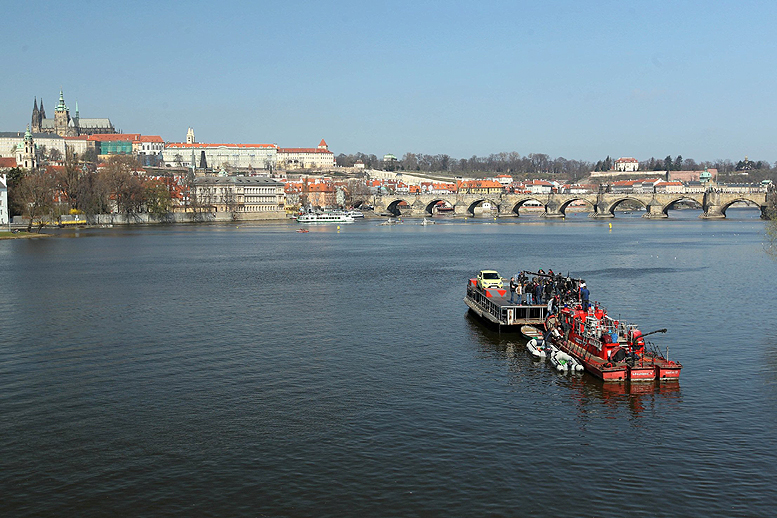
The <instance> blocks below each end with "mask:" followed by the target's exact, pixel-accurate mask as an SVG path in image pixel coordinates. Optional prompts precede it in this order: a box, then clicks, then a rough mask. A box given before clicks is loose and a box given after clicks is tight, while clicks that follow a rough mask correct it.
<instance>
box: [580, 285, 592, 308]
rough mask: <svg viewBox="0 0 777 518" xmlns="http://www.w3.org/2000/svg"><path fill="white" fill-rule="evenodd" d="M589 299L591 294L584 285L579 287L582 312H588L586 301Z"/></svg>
mask: <svg viewBox="0 0 777 518" xmlns="http://www.w3.org/2000/svg"><path fill="white" fill-rule="evenodd" d="M590 298H591V292H590V291H588V287H587V286H586V285H585V283H583V284H581V285H580V299H581V300H582V302H583V311H588V300H589V299H590Z"/></svg>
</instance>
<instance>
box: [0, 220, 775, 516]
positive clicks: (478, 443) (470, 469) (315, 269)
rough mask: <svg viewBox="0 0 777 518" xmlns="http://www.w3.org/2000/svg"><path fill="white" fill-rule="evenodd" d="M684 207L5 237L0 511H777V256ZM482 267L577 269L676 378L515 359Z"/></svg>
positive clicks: (742, 232)
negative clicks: (477, 281) (471, 292)
mask: <svg viewBox="0 0 777 518" xmlns="http://www.w3.org/2000/svg"><path fill="white" fill-rule="evenodd" d="M698 214H699V213H698V212H697V211H673V212H672V213H671V218H670V219H669V220H663V221H646V220H643V219H641V218H639V217H638V215H634V216H631V217H629V216H621V217H618V218H616V219H614V220H609V221H595V220H591V219H589V218H586V217H585V216H584V215H579V216H572V217H570V218H568V219H567V220H565V221H546V220H543V219H540V218H534V217H521V218H518V219H517V220H510V221H503V220H500V221H499V222H493V221H489V220H482V219H481V220H472V219H470V220H467V221H463V220H458V219H457V220H452V219H449V220H444V221H441V222H440V224H437V225H433V226H427V227H423V226H420V225H417V224H413V223H417V222H414V221H412V220H407V221H406V222H405V224H403V225H396V226H391V227H387V226H378V225H377V222H376V221H375V220H372V221H362V222H357V223H354V224H351V225H342V226H341V229H340V231H339V232H338V231H337V229H336V227H335V226H320V227H314V228H311V231H310V233H308V234H299V233H295V232H294V229H295V228H296V223H293V222H276V223H265V224H246V223H237V224H231V225H212V226H208V225H202V226H187V225H180V226H168V227H145V228H112V229H100V230H87V231H79V232H71V233H64V234H60V235H59V236H57V237H54V238H49V239H45V240H14V241H0V261H1V262H2V265H3V273H4V275H3V281H2V283H0V325H2V330H3V340H2V343H1V344H0V438H2V442H0V510H1V511H0V514H2V515H3V516H13V517H17V516H19V517H23V516H68V517H69V516H80V517H88V516H278V517H286V516H292V517H307V516H311V517H313V516H315V517H329V516H332V517H334V516H338V517H339V516H401V517H412V516H424V517H426V516H440V517H444V516H624V515H625V516H702V515H703V516H773V514H774V506H775V504H777V490H775V488H776V487H777V469H775V461H777V454H775V452H777V433H776V432H775V425H777V416H776V413H775V409H776V408H775V407H777V329H776V328H775V325H774V323H775V322H777V290H776V289H775V288H777V284H776V283H775V272H777V262H774V261H773V260H770V259H769V258H768V257H767V256H766V254H765V253H764V252H763V245H762V242H763V231H764V222H762V221H761V220H759V219H758V211H757V210H738V209H730V210H729V211H728V217H729V219H728V220H726V221H702V220H699V219H698V218H697V216H698ZM610 223H611V224H612V228H610V227H609V224H610ZM482 268H494V269H497V270H498V271H499V272H500V273H501V274H502V275H503V276H505V277H509V276H510V275H512V274H513V273H515V272H517V271H518V270H520V269H530V270H535V269H537V268H544V269H545V270H548V269H549V268H552V269H553V270H554V271H561V272H563V273H565V274H566V273H567V271H569V272H571V273H572V275H577V276H581V277H583V278H585V279H586V281H587V282H588V285H589V287H590V288H591V297H592V299H594V300H598V301H601V302H602V303H603V304H604V305H605V306H607V307H608V308H609V310H610V313H611V314H615V315H621V317H622V318H624V319H627V320H631V321H636V322H638V323H639V324H640V327H641V328H642V329H643V331H651V330H653V329H658V328H662V327H666V328H668V329H669V332H668V333H667V334H666V335H658V337H657V338H656V340H655V343H656V344H657V345H659V346H660V347H661V348H662V349H664V348H666V347H668V348H669V356H670V358H672V359H676V360H679V361H681V362H682V363H683V366H684V368H683V373H682V377H681V380H680V382H679V384H675V385H671V384H664V385H656V386H654V385H652V384H651V385H649V386H645V385H641V386H634V387H628V386H626V387H623V386H620V385H610V384H603V383H602V382H599V381H598V380H596V379H594V378H593V377H591V376H590V375H588V374H584V375H575V376H570V375H566V376H564V375H559V374H557V373H556V372H555V371H553V370H552V369H551V368H550V365H549V364H544V363H538V362H535V361H533V360H532V359H531V357H530V356H529V355H528V353H527V352H526V350H525V348H524V342H523V340H521V339H520V337H518V336H516V335H512V334H507V333H502V334H501V335H500V334H498V333H495V332H493V331H491V330H488V329H486V328H484V327H483V326H482V325H481V324H480V323H479V322H478V321H477V320H475V319H473V318H472V317H470V316H469V315H468V314H467V311H466V306H465V305H464V303H463V301H462V299H463V296H464V291H465V284H466V282H467V279H468V278H470V277H472V276H474V275H475V273H476V272H477V270H479V269H482Z"/></svg>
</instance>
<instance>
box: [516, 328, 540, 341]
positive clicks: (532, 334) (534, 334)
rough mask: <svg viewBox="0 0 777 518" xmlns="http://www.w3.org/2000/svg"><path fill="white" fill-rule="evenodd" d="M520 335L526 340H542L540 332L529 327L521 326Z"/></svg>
mask: <svg viewBox="0 0 777 518" xmlns="http://www.w3.org/2000/svg"><path fill="white" fill-rule="evenodd" d="M521 334H522V335H523V336H525V337H526V338H527V339H528V340H532V339H536V340H542V337H543V335H542V331H540V330H539V329H537V328H536V327H534V326H530V325H525V326H521Z"/></svg>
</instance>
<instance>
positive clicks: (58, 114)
mask: <svg viewBox="0 0 777 518" xmlns="http://www.w3.org/2000/svg"><path fill="white" fill-rule="evenodd" d="M69 123H70V109H69V108H68V107H67V105H65V96H64V95H63V94H62V90H60V91H59V104H57V108H56V109H55V110H54V133H56V134H57V135H59V136H60V137H64V136H66V135H67V131H68V124H69Z"/></svg>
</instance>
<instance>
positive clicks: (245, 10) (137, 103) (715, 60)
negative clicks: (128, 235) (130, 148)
mask: <svg viewBox="0 0 777 518" xmlns="http://www.w3.org/2000/svg"><path fill="white" fill-rule="evenodd" d="M775 20H777V2H774V1H758V2H756V1H727V2H716V1H682V0H679V1H645V2H631V1H626V0H619V1H598V2H586V1H579V0H577V1H569V0H564V1H561V0H559V1H536V0H535V1H531V2H520V1H512V2H507V1H504V2H499V1H478V2H473V1H468V2H444V1H424V0H415V1H408V2H404V1H403V2H393V1H386V2H367V1H342V2H327V1H320V2H297V1H284V2H279V1H273V2H261V1H258V2H214V1H210V2H199V1H184V2H165V1H156V2H146V1H133V2H128V1H126V0H125V1H122V2H113V1H96V0H93V1H79V2H73V3H70V2H63V1H58V2H35V1H5V2H3V16H2V17H0V48H2V49H3V55H4V58H5V66H4V67H3V72H2V74H0V91H2V97H3V101H2V106H1V107H0V131H15V130H19V129H24V127H25V126H26V125H27V124H28V123H29V120H30V114H31V111H32V101H33V97H34V96H38V98H39V99H40V98H41V97H42V98H43V100H44V101H45V107H46V111H47V115H48V116H50V117H52V116H53V113H54V107H55V106H56V102H57V99H58V95H59V89H60V88H62V89H64V92H65V100H66V101H67V103H68V105H69V106H70V109H71V112H72V110H74V108H75V102H76V101H78V104H79V108H80V112H81V116H82V117H109V118H110V119H111V121H112V122H113V123H114V125H115V126H116V127H117V128H118V129H121V130H122V131H124V132H133V133H135V132H138V133H143V134H152V135H153V134H158V135H161V136H162V137H163V138H164V139H165V140H172V141H180V140H183V139H185V136H186V129H187V127H188V126H192V127H193V128H194V129H195V132H196V135H197V140H199V141H202V142H243V143H277V144H278V145H280V146H282V147H308V146H315V145H317V144H318V142H319V140H320V139H321V138H325V139H326V140H327V142H328V143H329V145H330V149H331V150H332V151H333V152H334V153H335V154H339V153H354V152H357V151H361V152H365V153H375V154H376V155H383V154H384V153H394V154H395V155H397V156H401V155H402V154H403V153H405V152H408V151H411V152H420V153H429V154H437V153H446V154H449V155H451V156H452V157H455V158H465V157H470V156H472V155H478V156H482V155H487V154H489V153H496V152H500V151H517V152H518V153H521V154H522V155H526V154H528V153H547V154H549V155H551V156H554V157H557V156H563V157H566V158H575V159H584V160H598V159H601V158H604V157H605V156H606V155H608V154H609V155H612V156H613V157H619V156H634V157H636V158H638V159H640V160H644V159H647V158H650V157H651V156H655V157H658V158H663V157H664V156H666V155H668V154H671V155H673V156H674V155H677V154H682V155H683V156H684V157H685V158H694V159H696V160H714V159H718V158H728V159H732V160H735V161H736V160H739V159H741V158H742V157H744V156H745V155H748V156H749V157H750V158H751V159H754V160H769V161H775V160H777V152H775V145H774V143H775V135H777V103H775V91H777V87H776V86H777V77H775V76H777V67H775V65H776V64H777V52H775V51H776V50H777V49H776V46H777V29H775Z"/></svg>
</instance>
